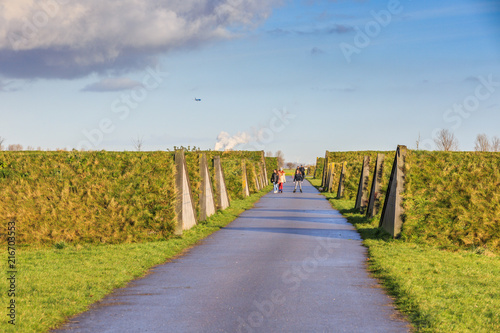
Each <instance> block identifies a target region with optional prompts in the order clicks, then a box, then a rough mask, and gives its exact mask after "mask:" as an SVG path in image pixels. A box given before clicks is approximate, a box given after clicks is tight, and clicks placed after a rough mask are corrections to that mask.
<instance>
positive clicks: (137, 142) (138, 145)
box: [132, 136, 144, 151]
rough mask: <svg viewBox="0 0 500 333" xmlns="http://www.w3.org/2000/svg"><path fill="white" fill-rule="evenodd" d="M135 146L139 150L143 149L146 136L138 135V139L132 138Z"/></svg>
mask: <svg viewBox="0 0 500 333" xmlns="http://www.w3.org/2000/svg"><path fill="white" fill-rule="evenodd" d="M132 142H133V144H134V148H135V150H137V151H142V146H143V145H144V137H142V136H141V137H137V139H135V140H132Z"/></svg>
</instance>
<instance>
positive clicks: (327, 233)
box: [223, 227, 361, 240]
mask: <svg viewBox="0 0 500 333" xmlns="http://www.w3.org/2000/svg"><path fill="white" fill-rule="evenodd" d="M223 230H230V231H231V230H234V231H255V232H266V233H267V232H270V233H280V234H292V235H302V236H313V237H325V238H335V239H352V240H360V239H361V238H360V237H359V234H358V233H357V232H356V231H354V230H345V229H310V228H272V227H269V228H262V227H225V228H223Z"/></svg>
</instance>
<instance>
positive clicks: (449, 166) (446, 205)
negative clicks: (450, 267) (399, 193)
mask: <svg viewBox="0 0 500 333" xmlns="http://www.w3.org/2000/svg"><path fill="white" fill-rule="evenodd" d="M406 168H407V172H406V174H407V177H406V186H405V192H404V201H403V205H404V209H405V217H404V224H403V230H402V233H401V236H402V237H403V239H405V240H407V241H410V242H414V243H425V244H435V245H438V246H442V247H446V248H449V249H455V248H463V249H474V250H476V251H480V252H485V253H486V254H488V253H491V252H492V251H493V252H496V253H497V254H500V190H499V188H500V154H499V153H483V152H437V151H433V152H429V151H409V152H408V156H407V165H406Z"/></svg>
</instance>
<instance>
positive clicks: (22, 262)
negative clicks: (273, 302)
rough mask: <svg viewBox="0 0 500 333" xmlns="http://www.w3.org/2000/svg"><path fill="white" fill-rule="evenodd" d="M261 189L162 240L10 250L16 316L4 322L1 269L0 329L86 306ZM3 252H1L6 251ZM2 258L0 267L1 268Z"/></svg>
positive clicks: (249, 202) (221, 220)
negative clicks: (14, 269) (14, 268)
mask: <svg viewBox="0 0 500 333" xmlns="http://www.w3.org/2000/svg"><path fill="white" fill-rule="evenodd" d="M269 189H271V187H270V186H269V187H267V188H266V190H265V191H261V192H259V193H255V194H252V195H251V196H250V197H248V198H246V199H243V200H235V201H233V202H231V206H230V207H229V208H228V209H226V210H224V211H220V212H218V213H217V214H215V215H213V216H211V217H210V218H209V219H208V221H207V222H202V223H200V224H198V225H196V226H195V227H194V228H192V229H191V230H188V231H186V232H185V233H184V235H183V236H182V237H172V238H170V239H168V240H166V241H158V242H147V243H134V244H114V245H76V246H73V245H66V244H64V243H59V244H57V247H52V248H34V247H31V248H30V247H21V248H18V252H17V254H16V263H17V274H16V279H17V283H16V296H15V304H16V321H15V325H12V324H9V323H8V320H9V319H10V318H9V317H7V316H6V314H7V306H8V304H9V302H10V299H11V297H8V295H7V292H6V290H8V289H9V285H8V283H9V281H8V280H7V279H6V273H4V274H3V278H2V279H0V290H2V291H3V292H2V293H1V296H0V304H1V305H2V307H3V308H4V311H3V312H4V315H3V316H2V317H3V318H2V320H1V322H0V331H1V332H45V331H47V330H49V329H51V328H55V327H57V326H58V325H60V324H61V323H63V322H64V321H65V320H66V319H67V318H68V317H71V316H73V315H75V314H78V313H81V312H83V311H85V310H86V309H87V308H88V306H89V305H90V304H92V303H94V302H96V301H98V300H100V299H102V298H103V297H104V296H105V295H107V294H109V293H110V292H111V291H113V290H114V289H116V288H119V287H123V286H125V285H126V284H127V283H128V282H129V281H131V280H132V279H134V278H137V277H140V276H143V275H144V274H145V273H146V272H147V271H148V269H149V268H151V267H153V266H155V265H158V264H161V263H164V262H166V261H167V260H169V259H170V258H172V257H174V256H176V255H179V254H180V253H182V252H183V251H184V250H186V249H188V248H190V247H192V246H193V245H195V244H196V243H197V242H198V241H199V240H201V239H203V238H205V237H207V236H208V235H210V234H212V233H213V232H215V231H217V230H219V229H220V228H222V227H224V226H226V225H227V224H229V223H230V222H232V221H233V220H234V219H235V218H236V217H237V216H238V215H239V214H241V213H242V212H243V211H245V210H247V209H249V208H251V207H253V205H254V204H255V202H256V201H257V200H258V199H260V197H262V196H263V195H265V194H266V193H267V192H268V191H267V190H269ZM6 256H7V255H6ZM6 262H7V260H5V262H4V265H5V266H4V268H5V269H4V272H6V271H7V268H6Z"/></svg>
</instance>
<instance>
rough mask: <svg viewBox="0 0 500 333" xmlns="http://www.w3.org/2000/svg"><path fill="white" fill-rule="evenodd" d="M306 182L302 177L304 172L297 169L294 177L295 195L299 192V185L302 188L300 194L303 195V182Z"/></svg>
mask: <svg viewBox="0 0 500 333" xmlns="http://www.w3.org/2000/svg"><path fill="white" fill-rule="evenodd" d="M303 180H304V176H302V172H300V169H299V168H297V170H295V175H294V176H293V181H294V182H295V188H294V189H293V193H295V192H296V191H297V184H298V185H299V188H300V193H302V181H303Z"/></svg>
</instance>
